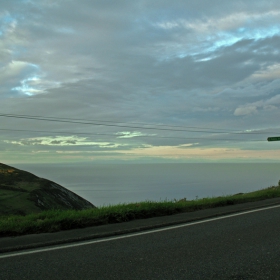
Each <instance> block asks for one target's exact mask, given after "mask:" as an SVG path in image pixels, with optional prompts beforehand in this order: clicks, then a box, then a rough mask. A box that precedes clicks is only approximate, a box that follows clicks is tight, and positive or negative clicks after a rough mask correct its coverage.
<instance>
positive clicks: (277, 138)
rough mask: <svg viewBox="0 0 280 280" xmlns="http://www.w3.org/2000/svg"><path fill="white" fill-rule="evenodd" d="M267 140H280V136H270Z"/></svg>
mask: <svg viewBox="0 0 280 280" xmlns="http://www.w3.org/2000/svg"><path fill="white" fill-rule="evenodd" d="M267 141H280V136H278V137H268V138H267Z"/></svg>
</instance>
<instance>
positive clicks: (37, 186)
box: [0, 163, 95, 215]
mask: <svg viewBox="0 0 280 280" xmlns="http://www.w3.org/2000/svg"><path fill="white" fill-rule="evenodd" d="M86 208H95V206H94V205H92V204H91V203H90V202H89V201H87V200H85V199H83V198H81V197H80V196H78V195H77V194H75V193H73V192H71V191H69V190H68V189H66V188H64V187H62V186H60V185H58V184H56V183H54V182H52V181H49V180H47V179H43V178H39V177H37V176H35V175H33V174H31V173H29V172H26V171H23V170H19V169H17V168H14V167H11V166H8V165H5V164H2V163H0V215H10V214H17V215H26V214H29V213H38V212H41V211H43V210H49V209H62V210H67V209H75V210H81V209H86Z"/></svg>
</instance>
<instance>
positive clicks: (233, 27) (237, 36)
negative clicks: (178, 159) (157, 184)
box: [0, 0, 280, 152]
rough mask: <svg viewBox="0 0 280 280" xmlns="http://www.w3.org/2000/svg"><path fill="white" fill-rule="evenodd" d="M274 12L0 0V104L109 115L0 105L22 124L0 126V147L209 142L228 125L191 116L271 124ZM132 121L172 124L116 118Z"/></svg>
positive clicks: (221, 4)
mask: <svg viewBox="0 0 280 280" xmlns="http://www.w3.org/2000/svg"><path fill="white" fill-rule="evenodd" d="M12 2H13V3H12ZM279 15H280V2H279V1H276V0H275V1H274V0H273V1H269V2H268V1H264V0H257V1H252V0H248V1H222V0H213V1H205V0H197V1H189V0H187V1H177V0H175V1H173V2H171V1H166V0H163V1H157V2H153V1H152V2H151V1H146V0H139V1H128V0H121V1H118V2H116V3H115V2H112V1H107V0H105V1H88V0H81V1H79V2H78V1H72V0H69V1H64V0H57V1H50V0H38V1H20V0H15V1H4V2H3V3H1V11H0V98H1V112H0V113H13V114H22V115H37V116H49V117H53V118H71V119H80V120H85V121H89V122H90V121H91V120H95V121H100V123H101V122H102V121H103V124H108V123H110V124H113V125H112V126H106V125H94V124H87V125H86V124H85V125H82V124H70V123H60V122H56V121H54V122H46V121H44V122H43V121H35V120H27V119H18V118H17V119H16V118H15V119H12V118H9V119H8V118H4V117H1V118H2V119H1V120H2V121H1V127H0V129H11V128H12V129H15V130H26V131H25V132H24V131H10V132H8V131H1V135H0V141H2V142H0V143H1V145H3V146H1V147H5V149H6V148H7V149H11V146H12V147H13V149H16V150H17V151H22V150H26V151H27V150H29V149H33V150H34V151H36V150H38V149H39V148H40V149H41V150H45V149H50V150H51V149H52V150H54V149H55V148H56V147H63V149H67V151H69V152H70V151H71V150H75V151H76V150H78V149H80V150H83V151H85V150H87V149H93V150H94V149H95V150H98V149H99V150H100V151H101V150H102V149H103V150H104V151H106V149H107V150H110V149H111V150H113V149H115V150H126V151H127V150H132V149H135V148H139V147H142V148H143V147H179V146H180V145H184V144H186V145H190V144H191V143H193V142H199V146H200V147H209V146H215V145H217V146H219V145H225V144H224V143H225V142H222V141H219V137H220V139H222V138H226V137H227V139H228V138H230V136H229V135H227V136H225V135H223V136H221V135H220V136H219V137H218V136H217V135H209V134H210V133H208V134H206V133H202V132H200V133H199V132H196V131H191V130H195V129H190V128H191V127H195V128H209V131H211V129H212V131H215V129H216V128H222V129H224V130H225V131H226V130H229V132H230V130H231V129H232V130H237V131H245V130H246V129H264V130H265V129H267V128H268V127H275V128H277V127H278V126H279V124H278V123H279V121H278V119H279V118H278V113H277V112H278V110H279V107H280V104H279V95H280V79H279V74H280V72H279V69H280V66H279V65H280V56H279V53H280V47H279V46H280V28H279V26H280V25H279V23H280V21H279ZM242 117H243V118H242ZM240 118H242V122H240ZM91 122H93V121H91ZM133 123H144V124H148V125H147V127H152V126H157V125H159V127H162V128H163V127H167V128H172V127H173V129H174V128H177V129H178V130H179V129H181V131H171V130H166V131H164V130H161V131H160V130H154V131H153V130H145V129H139V128H133V127H132V128H131V131H129V130H128V131H125V129H124V131H120V128H119V127H117V126H114V125H115V124H123V125H127V126H131V124H133ZM132 126H133V125H132ZM127 129H129V128H127ZM40 130H43V131H47V132H46V135H64V133H65V134H66V133H69V134H67V135H82V134H78V133H89V134H90V133H92V134H93V135H89V134H86V136H85V137H76V136H75V137H74V136H67V137H65V136H53V137H51V136H49V137H42V133H39V132H32V131H40ZM197 130H198V129H197ZM200 130H201V131H205V129H200ZM48 131H49V132H50V133H49V134H48ZM211 137H212V138H211ZM260 137H261V136H257V135H255V136H254V140H260ZM240 138H241V137H240ZM187 139H188V140H187ZM242 139H243V141H245V140H248V139H250V140H251V139H253V136H251V135H250V136H243V138H242ZM3 140H5V141H8V142H3ZM214 140H215V141H214ZM245 142H246V141H245ZM245 142H244V143H243V142H242V143H239V145H240V147H244V145H245ZM11 143H14V144H11ZM230 144H232V142H227V145H229V146H230ZM178 150H179V148H178ZM180 150H182V149H181V148H180ZM184 150H185V149H184ZM158 151H159V150H158Z"/></svg>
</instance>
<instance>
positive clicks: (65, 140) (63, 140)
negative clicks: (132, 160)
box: [5, 136, 126, 148]
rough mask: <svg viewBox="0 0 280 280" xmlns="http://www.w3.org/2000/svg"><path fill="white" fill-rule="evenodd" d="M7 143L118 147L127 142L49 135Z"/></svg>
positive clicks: (7, 141)
mask: <svg viewBox="0 0 280 280" xmlns="http://www.w3.org/2000/svg"><path fill="white" fill-rule="evenodd" d="M5 142H6V143H9V144H16V145H20V146H34V145H42V146H97V147H100V148H117V147H120V146H126V145H125V144H117V143H110V142H92V141H88V140H87V138H86V137H78V136H49V137H36V138H27V139H21V140H20V141H9V140H5Z"/></svg>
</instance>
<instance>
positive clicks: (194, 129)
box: [0, 113, 274, 134]
mask: <svg viewBox="0 0 280 280" xmlns="http://www.w3.org/2000/svg"><path fill="white" fill-rule="evenodd" d="M0 116H1V117H8V118H17V119H28V120H36V121H48V122H60V123H74V124H83V125H95V126H106V127H121V128H130V129H146V130H159V131H175V132H193V133H195V132H202V133H211V134H267V133H268V132H251V131H248V132H244V131H243V132H242V131H241V132H240V131H238V130H226V129H217V128H202V127H183V126H171V125H166V126H165V125H161V124H152V125H151V124H144V123H142V124H143V125H148V126H149V127H146V126H137V125H131V124H134V123H127V124H126V125H123V124H120V122H113V121H100V120H99V121H97V120H83V119H71V118H53V117H45V116H31V115H15V114H1V113H0ZM157 126H165V128H161V127H157ZM172 127H181V128H183V129H173V128H172ZM190 128H191V129H190ZM211 129H212V130H211ZM270 133H272V132H270ZM273 133H274V132H273Z"/></svg>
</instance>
